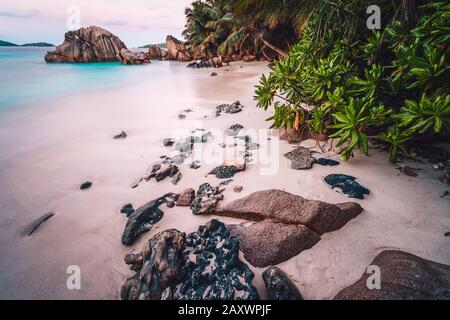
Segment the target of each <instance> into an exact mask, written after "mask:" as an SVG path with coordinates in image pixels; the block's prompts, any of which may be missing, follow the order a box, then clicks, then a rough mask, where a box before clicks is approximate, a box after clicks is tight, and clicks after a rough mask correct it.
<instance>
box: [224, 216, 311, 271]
mask: <svg viewBox="0 0 450 320" xmlns="http://www.w3.org/2000/svg"><path fill="white" fill-rule="evenodd" d="M227 228H228V230H229V231H230V233H231V234H232V235H233V236H234V237H236V238H237V239H238V240H239V243H240V245H241V250H242V252H243V253H244V256H245V259H247V261H248V262H250V263H251V264H252V265H254V266H255V267H267V266H270V265H273V264H279V263H281V262H283V261H286V260H288V259H290V258H292V257H294V256H296V255H297V254H299V253H300V252H302V251H303V250H306V249H309V248H311V247H312V246H314V245H315V244H316V243H317V242H319V240H320V235H319V234H317V233H316V232H314V231H313V230H311V229H309V228H308V227H305V226H304V225H301V224H284V223H277V222H273V221H270V220H264V221H261V222H258V223H254V224H252V225H251V226H249V227H245V226H243V225H232V226H227Z"/></svg>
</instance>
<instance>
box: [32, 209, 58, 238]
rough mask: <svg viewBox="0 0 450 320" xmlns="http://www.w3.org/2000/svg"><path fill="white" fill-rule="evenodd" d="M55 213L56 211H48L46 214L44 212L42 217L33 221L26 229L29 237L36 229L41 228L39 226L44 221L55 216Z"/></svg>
mask: <svg viewBox="0 0 450 320" xmlns="http://www.w3.org/2000/svg"><path fill="white" fill-rule="evenodd" d="M54 215H55V213H54V212H48V213H46V214H44V215H43V216H42V217H40V218H39V219H37V220H36V221H35V222H33V223H32V224H31V225H30V226H29V227H28V228H27V230H26V231H25V234H26V235H27V236H28V237H29V236H31V235H32V234H33V232H34V231H36V229H37V228H39V226H40V225H41V224H42V223H44V222H45V221H47V220H48V219H50V218H51V217H53V216H54Z"/></svg>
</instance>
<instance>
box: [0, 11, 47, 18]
mask: <svg viewBox="0 0 450 320" xmlns="http://www.w3.org/2000/svg"><path fill="white" fill-rule="evenodd" d="M39 14H40V12H39V10H14V9H13V10H8V9H6V10H0V17H9V18H33V17H36V16H38V15H39Z"/></svg>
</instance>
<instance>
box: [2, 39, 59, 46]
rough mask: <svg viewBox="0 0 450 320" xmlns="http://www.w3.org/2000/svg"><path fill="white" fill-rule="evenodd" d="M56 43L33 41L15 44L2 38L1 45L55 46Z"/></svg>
mask: <svg viewBox="0 0 450 320" xmlns="http://www.w3.org/2000/svg"><path fill="white" fill-rule="evenodd" d="M54 46H55V45H54V44H51V43H47V42H33V43H25V44H20V45H19V44H15V43H12V42H8V41H3V40H0V47H54Z"/></svg>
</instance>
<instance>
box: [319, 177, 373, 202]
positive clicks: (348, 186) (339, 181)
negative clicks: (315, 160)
mask: <svg viewBox="0 0 450 320" xmlns="http://www.w3.org/2000/svg"><path fill="white" fill-rule="evenodd" d="M355 180H356V178H354V177H352V176H348V175H345V174H330V175H328V176H326V177H325V182H326V183H327V184H329V185H330V186H331V188H332V189H334V188H339V189H341V191H342V193H344V194H346V195H348V196H349V197H350V198H356V199H364V195H365V194H369V190H368V189H366V188H364V187H363V186H361V185H360V184H359V183H358V182H356V181H355Z"/></svg>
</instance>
